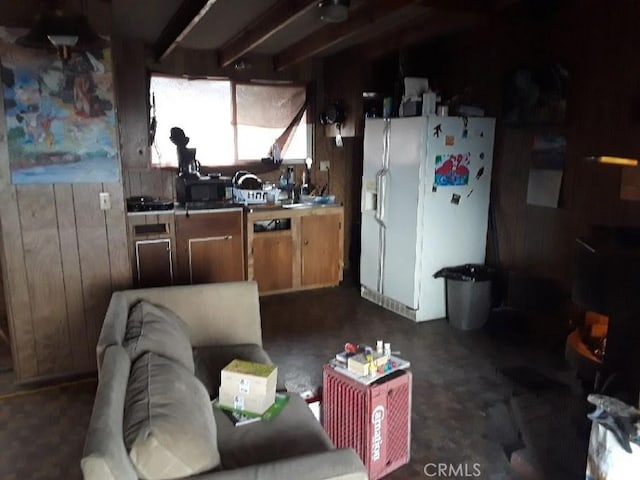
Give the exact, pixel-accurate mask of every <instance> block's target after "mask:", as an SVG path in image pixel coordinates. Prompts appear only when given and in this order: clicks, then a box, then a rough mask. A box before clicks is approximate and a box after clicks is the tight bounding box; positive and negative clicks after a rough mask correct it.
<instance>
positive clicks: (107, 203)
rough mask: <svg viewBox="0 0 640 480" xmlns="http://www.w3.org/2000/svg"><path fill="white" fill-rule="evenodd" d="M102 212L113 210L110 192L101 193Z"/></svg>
mask: <svg viewBox="0 0 640 480" xmlns="http://www.w3.org/2000/svg"><path fill="white" fill-rule="evenodd" d="M99 198H100V210H111V195H109V192H100V195H99Z"/></svg>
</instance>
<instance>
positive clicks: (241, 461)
mask: <svg viewBox="0 0 640 480" xmlns="http://www.w3.org/2000/svg"><path fill="white" fill-rule="evenodd" d="M290 395H291V397H290V399H289V403H287V405H286V406H285V408H284V409H283V410H282V411H281V412H280V413H279V414H278V416H276V417H275V418H273V419H272V420H270V421H262V422H255V423H250V424H248V425H243V426H242V427H235V426H234V425H233V423H231V420H229V418H228V417H227V416H226V414H225V413H224V412H222V411H220V410H219V409H214V416H215V418H216V426H217V430H218V450H219V451H220V461H221V463H222V467H223V468H224V469H225V470H228V469H233V468H240V467H245V466H248V465H254V464H258V463H266V462H272V461H274V460H279V459H283V458H290V457H295V456H298V455H305V454H310V453H319V452H324V451H327V450H330V449H332V448H333V445H332V443H331V440H330V439H329V437H328V436H327V434H326V433H325V431H324V429H323V428H322V425H320V423H319V422H318V421H317V420H316V418H315V417H314V416H313V413H312V412H311V410H310V409H309V407H308V406H307V404H306V402H305V401H304V400H303V399H302V398H300V396H298V395H296V394H295V393H292V394H290Z"/></svg>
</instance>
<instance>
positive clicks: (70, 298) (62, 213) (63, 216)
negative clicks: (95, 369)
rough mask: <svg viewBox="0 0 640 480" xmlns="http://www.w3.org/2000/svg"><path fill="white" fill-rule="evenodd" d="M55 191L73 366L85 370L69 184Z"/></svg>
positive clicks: (87, 360)
mask: <svg viewBox="0 0 640 480" xmlns="http://www.w3.org/2000/svg"><path fill="white" fill-rule="evenodd" d="M54 194H55V200H56V210H57V215H58V236H59V238H60V255H61V259H62V274H63V277H64V291H65V297H66V308H67V323H68V328H69V339H70V342H71V354H72V357H73V369H74V370H75V371H84V370H89V369H90V368H91V365H92V361H91V360H90V356H89V351H88V349H87V325H86V318H85V313H84V299H83V295H82V275H81V272H80V257H79V255H78V236H77V230H76V216H75V207H74V198H73V190H72V188H71V185H55V187H54Z"/></svg>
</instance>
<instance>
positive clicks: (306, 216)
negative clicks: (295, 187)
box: [246, 206, 344, 294]
mask: <svg viewBox="0 0 640 480" xmlns="http://www.w3.org/2000/svg"><path fill="white" fill-rule="evenodd" d="M246 222H247V224H246V231H247V279H249V280H256V281H257V282H258V289H259V291H260V293H261V294H267V293H280V292H288V291H295V290H302V289H310V288H320V287H329V286H335V285H338V283H340V281H341V280H342V269H343V248H344V246H343V245H344V234H343V222H344V213H343V209H342V207H341V206H336V207H317V208H299V209H284V208H282V209H274V208H271V209H269V208H264V209H261V208H259V207H257V208H254V209H253V210H252V211H250V212H248V213H247V216H246ZM276 223H279V224H280V228H281V229H280V230H274V231H269V226H273V225H275V224H276ZM265 229H266V231H263V230H265Z"/></svg>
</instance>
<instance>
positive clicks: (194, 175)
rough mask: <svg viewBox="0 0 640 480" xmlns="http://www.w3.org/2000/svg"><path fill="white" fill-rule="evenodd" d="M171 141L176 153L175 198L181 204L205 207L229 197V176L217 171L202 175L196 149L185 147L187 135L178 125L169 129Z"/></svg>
mask: <svg viewBox="0 0 640 480" xmlns="http://www.w3.org/2000/svg"><path fill="white" fill-rule="evenodd" d="M170 139H171V141H172V142H173V143H174V144H175V146H176V153H177V155H178V176H177V177H176V200H177V201H178V203H179V204H180V205H181V206H183V207H184V206H186V207H191V208H206V207H207V206H209V205H211V206H214V205H215V204H218V203H220V202H224V201H225V200H226V199H227V198H230V197H231V178H230V177H223V176H222V175H220V174H219V173H217V174H209V175H202V174H201V173H200V162H199V161H198V160H196V149H195V148H187V144H188V143H189V137H187V136H186V135H185V133H184V131H183V130H182V129H181V128H180V127H173V128H172V129H171V137H170Z"/></svg>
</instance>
